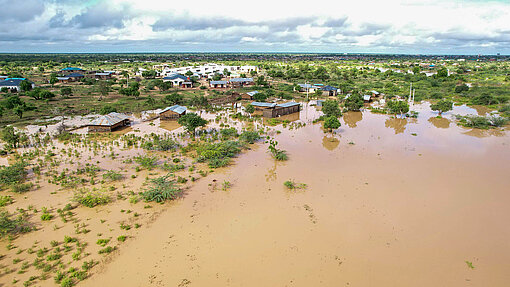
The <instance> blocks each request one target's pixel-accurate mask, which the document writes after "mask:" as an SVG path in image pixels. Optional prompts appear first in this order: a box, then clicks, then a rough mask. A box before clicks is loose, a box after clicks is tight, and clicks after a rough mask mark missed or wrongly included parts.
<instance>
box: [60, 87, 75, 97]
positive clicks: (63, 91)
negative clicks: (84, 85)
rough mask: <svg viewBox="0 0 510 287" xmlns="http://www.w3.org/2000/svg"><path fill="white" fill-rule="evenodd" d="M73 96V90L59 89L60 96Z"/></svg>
mask: <svg viewBox="0 0 510 287" xmlns="http://www.w3.org/2000/svg"><path fill="white" fill-rule="evenodd" d="M72 94H73V89H71V87H63V88H62V89H60V95H62V96H63V97H64V96H71V95H72Z"/></svg>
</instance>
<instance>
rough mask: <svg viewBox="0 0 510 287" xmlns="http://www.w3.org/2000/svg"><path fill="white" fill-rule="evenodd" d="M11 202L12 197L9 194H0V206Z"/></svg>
mask: <svg viewBox="0 0 510 287" xmlns="http://www.w3.org/2000/svg"><path fill="white" fill-rule="evenodd" d="M12 202H13V200H12V197H10V196H9V195H0V207H4V206H6V205H9V204H11V203H12Z"/></svg>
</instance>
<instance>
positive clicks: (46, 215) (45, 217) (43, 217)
mask: <svg viewBox="0 0 510 287" xmlns="http://www.w3.org/2000/svg"><path fill="white" fill-rule="evenodd" d="M52 219H53V215H51V214H49V213H47V212H45V213H43V214H42V215H41V220H42V221H49V220H52Z"/></svg>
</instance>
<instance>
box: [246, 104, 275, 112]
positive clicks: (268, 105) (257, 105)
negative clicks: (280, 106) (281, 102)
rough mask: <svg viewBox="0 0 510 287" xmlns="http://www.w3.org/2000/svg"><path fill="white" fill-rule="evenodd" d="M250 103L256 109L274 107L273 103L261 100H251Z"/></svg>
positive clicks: (262, 109) (261, 109)
mask: <svg viewBox="0 0 510 287" xmlns="http://www.w3.org/2000/svg"><path fill="white" fill-rule="evenodd" d="M251 105H252V106H253V107H254V108H255V110H257V111H264V110H267V109H273V108H274V107H276V104H275V103H263V102H252V103H251Z"/></svg>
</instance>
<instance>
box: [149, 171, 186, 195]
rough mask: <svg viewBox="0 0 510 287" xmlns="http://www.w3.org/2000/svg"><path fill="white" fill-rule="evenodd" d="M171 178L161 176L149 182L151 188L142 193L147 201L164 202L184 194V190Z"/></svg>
mask: <svg viewBox="0 0 510 287" xmlns="http://www.w3.org/2000/svg"><path fill="white" fill-rule="evenodd" d="M168 178H169V176H168V175H167V176H160V177H157V178H153V179H151V180H150V181H149V187H148V188H147V189H146V190H145V191H144V192H143V193H142V197H143V199H144V200H145V201H147V202H150V201H155V202H164V201H167V200H174V199H176V198H178V197H179V196H180V195H181V194H182V190H181V189H180V188H179V187H177V186H176V184H175V182H174V181H172V180H169V179H168Z"/></svg>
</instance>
